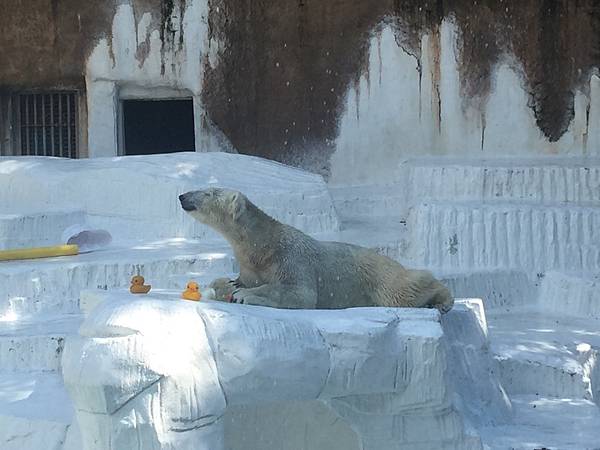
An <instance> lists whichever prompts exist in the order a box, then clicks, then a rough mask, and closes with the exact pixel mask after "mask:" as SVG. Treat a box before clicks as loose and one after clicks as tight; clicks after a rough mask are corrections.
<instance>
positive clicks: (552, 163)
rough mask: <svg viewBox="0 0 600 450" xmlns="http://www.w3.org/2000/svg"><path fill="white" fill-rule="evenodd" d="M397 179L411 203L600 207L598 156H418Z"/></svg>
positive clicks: (399, 173)
mask: <svg viewBox="0 0 600 450" xmlns="http://www.w3.org/2000/svg"><path fill="white" fill-rule="evenodd" d="M397 179H398V183H399V184H402V185H405V186H407V187H408V190H407V198H408V201H409V202H422V201H429V200H436V201H451V202H455V201H476V202H479V203H497V202H500V203H505V202H510V201H515V202H519V203H520V204H523V205H525V204H529V205H532V206H533V205H535V206H539V205H554V206H556V205H580V206H600V159H599V158H597V157H595V158H593V157H592V158H573V157H570V158H564V157H563V158H561V157H553V158H547V157H546V158H510V159H509V158H493V159H492V158H490V159H477V158H443V157H437V158H414V159H411V160H409V161H406V162H405V163H403V164H402V165H401V166H400V168H399V172H398V176H397Z"/></svg>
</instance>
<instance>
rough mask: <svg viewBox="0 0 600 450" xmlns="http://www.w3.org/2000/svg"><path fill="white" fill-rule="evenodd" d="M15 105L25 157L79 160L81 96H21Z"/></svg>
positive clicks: (37, 94) (73, 94) (21, 149)
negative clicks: (79, 98)
mask: <svg viewBox="0 0 600 450" xmlns="http://www.w3.org/2000/svg"><path fill="white" fill-rule="evenodd" d="M15 103H16V105H17V108H18V111H17V117H18V121H19V126H18V131H17V132H18V133H19V147H20V151H21V155H37V156H61V157H64V158H76V157H77V155H78V145H77V144H78V142H77V135H78V129H79V127H78V111H77V92H71V91H69V92H65V91H61V92H44V93H32V94H19V95H18V99H17V101H16V102H15Z"/></svg>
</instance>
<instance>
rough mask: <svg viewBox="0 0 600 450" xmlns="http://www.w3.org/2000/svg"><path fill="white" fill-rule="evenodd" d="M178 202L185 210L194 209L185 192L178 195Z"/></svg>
mask: <svg viewBox="0 0 600 450" xmlns="http://www.w3.org/2000/svg"><path fill="white" fill-rule="evenodd" d="M179 202H180V203H181V207H182V208H183V209H184V210H185V211H193V210H194V209H196V207H195V206H194V204H193V203H192V202H191V201H190V200H189V196H188V195H187V194H181V195H180V196H179Z"/></svg>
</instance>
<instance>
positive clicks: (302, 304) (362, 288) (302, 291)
mask: <svg viewBox="0 0 600 450" xmlns="http://www.w3.org/2000/svg"><path fill="white" fill-rule="evenodd" d="M180 200H181V204H182V206H183V208H184V209H185V210H186V211H188V212H189V213H190V214H191V215H192V216H194V217H195V218H196V219H198V220H199V221H200V222H202V223H204V224H206V225H209V226H210V227H212V228H214V229H215V230H217V231H219V232H220V233H221V234H222V235H223V236H224V237H225V238H226V239H227V241H228V242H229V243H230V244H231V246H232V248H233V251H234V253H235V256H236V258H237V260H238V262H239V265H240V276H239V278H238V279H237V280H235V281H233V282H230V281H229V280H226V279H218V280H215V281H214V282H213V285H212V287H213V288H214V289H215V291H216V292H217V297H218V298H221V299H223V300H225V299H227V298H229V297H230V296H233V300H234V301H237V302H241V303H246V304H252V305H262V306H273V307H277V308H307V309H312V308H318V309H337V308H350V307H357V306H390V307H431V308H438V309H439V310H440V311H442V312H446V311H448V310H450V309H451V308H452V305H453V303H454V301H453V299H452V296H451V295H450V292H449V291H448V289H447V288H446V287H445V286H443V285H442V284H441V283H440V282H439V281H437V280H436V279H435V278H434V277H433V276H432V275H431V273H429V272H426V271H417V270H407V269H405V268H404V267H403V266H402V265H401V264H399V263H397V262H396V261H394V260H392V259H390V258H387V257H385V256H382V255H379V254H378V253H376V252H375V251H373V250H370V249H367V248H363V247H359V246H356V245H351V244H346V243H341V242H321V241H317V240H316V239H313V238H311V237H310V236H308V235H306V234H304V233H302V232H301V231H300V230H297V229H295V228H293V227H291V226H289V225H285V224H282V223H280V222H278V221H276V220H275V219H273V218H272V217H269V216H268V215H267V214H265V213H264V212H263V211H261V210H260V209H259V208H258V207H256V206H255V205H254V204H253V203H251V202H250V201H249V200H248V199H247V198H246V197H245V196H244V195H243V194H241V193H239V192H236V191H228V190H224V189H207V190H204V191H194V192H189V193H187V194H184V195H182V196H181V197H180Z"/></svg>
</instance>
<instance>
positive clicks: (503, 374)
mask: <svg viewBox="0 0 600 450" xmlns="http://www.w3.org/2000/svg"><path fill="white" fill-rule="evenodd" d="M487 318H488V327H489V330H490V341H491V349H492V352H493V353H494V354H495V355H496V359H497V361H498V371H499V375H500V379H501V382H502V385H503V386H504V388H505V389H506V391H507V392H508V393H509V395H511V396H512V395H530V394H538V395H540V396H549V397H558V398H578V399H585V400H590V401H595V402H596V403H598V404H600V359H599V352H600V320H598V319H593V318H577V317H568V316H565V315H560V316H559V315H551V314H548V313H545V312H543V311H541V310H540V309H534V308H507V309H506V310H504V311H498V310H495V311H494V310H490V311H487Z"/></svg>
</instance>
